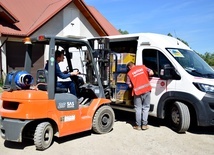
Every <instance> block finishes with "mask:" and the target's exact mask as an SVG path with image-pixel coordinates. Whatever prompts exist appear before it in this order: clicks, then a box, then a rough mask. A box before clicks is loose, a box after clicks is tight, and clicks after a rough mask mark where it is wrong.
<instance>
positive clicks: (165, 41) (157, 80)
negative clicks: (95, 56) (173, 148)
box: [89, 33, 214, 132]
mask: <svg viewBox="0 0 214 155" xmlns="http://www.w3.org/2000/svg"><path fill="white" fill-rule="evenodd" d="M103 38H109V40H108V41H106V42H105V44H108V45H104V46H103V50H104V51H105V50H106V48H109V49H110V51H109V52H112V51H113V52H115V53H135V55H136V61H135V63H136V65H141V64H145V65H146V66H147V67H149V68H151V69H152V70H153V71H154V73H155V75H154V76H153V77H151V79H150V82H151V85H152V92H151V107H150V115H151V116H154V117H158V118H168V120H169V122H170V126H171V127H172V129H173V130H175V131H177V132H185V131H186V130H188V128H189V126H190V123H193V122H195V123H197V125H198V126H213V125H214V70H213V69H212V68H211V67H210V66H209V65H208V64H207V63H206V62H205V61H204V60H203V59H201V57H200V56H198V54H197V53H196V52H194V51H193V50H192V49H190V48H189V47H188V46H186V45H185V44H184V43H182V42H181V41H179V40H177V39H176V38H173V37H170V36H166V35H161V34H153V33H139V34H127V35H118V36H108V37H103ZM99 39H102V38H91V39H89V42H90V44H91V46H95V45H94V43H93V42H94V40H98V41H97V42H98V43H99V42H101V43H102V41H99ZM103 43H104V42H103ZM96 46H97V45H96ZM100 50H102V48H101V49H100ZM99 68H102V65H101V66H99ZM101 70H102V69H101ZM101 75H102V74H101ZM112 107H113V108H117V109H121V110H128V111H130V109H133V106H124V104H114V103H112Z"/></svg>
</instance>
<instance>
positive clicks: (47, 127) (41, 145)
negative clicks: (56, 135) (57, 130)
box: [34, 122, 53, 150]
mask: <svg viewBox="0 0 214 155" xmlns="http://www.w3.org/2000/svg"><path fill="white" fill-rule="evenodd" d="M52 140H53V127H52V125H51V124H50V123H49V122H42V123H40V124H38V125H37V127H36V130H35V133H34V144H35V146H36V149H37V150H45V149H47V148H48V147H49V146H50V145H51V144H52Z"/></svg>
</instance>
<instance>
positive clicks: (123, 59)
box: [117, 53, 135, 65]
mask: <svg viewBox="0 0 214 155" xmlns="http://www.w3.org/2000/svg"><path fill="white" fill-rule="evenodd" d="M130 61H132V62H134V63H135V54H134V53H121V54H120V56H119V58H118V60H117V63H118V64H126V65H127V63H129V62H130Z"/></svg>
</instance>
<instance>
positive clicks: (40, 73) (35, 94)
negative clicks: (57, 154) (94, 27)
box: [0, 35, 115, 150]
mask: <svg viewBox="0 0 214 155" xmlns="http://www.w3.org/2000/svg"><path fill="white" fill-rule="evenodd" d="M24 43H25V44H26V55H25V65H24V70H17V71H12V72H9V73H8V74H7V77H6V80H5V83H4V89H5V90H4V92H3V93H2V96H1V100H2V106H1V107H0V130H1V132H0V133H1V137H2V138H3V139H5V140H6V141H13V142H22V141H23V139H32V140H33V141H34V144H35V146H36V149H37V150H45V149H47V148H48V147H50V146H51V144H52V143H53V137H54V136H56V137H63V136H66V135H70V134H75V133H79V132H83V131H87V130H91V129H92V130H93V131H94V132H95V133H99V134H104V133H108V132H110V131H111V130H112V128H113V124H114V121H115V114H114V111H113V110H112V108H111V107H110V103H111V100H110V99H107V98H106V94H105V90H104V89H105V88H104V87H103V84H102V78H100V75H99V73H98V71H97V67H96V63H95V61H96V60H95V59H94V51H93V50H92V48H91V47H90V45H89V44H88V42H86V41H83V40H80V39H75V38H64V37H56V36H47V35H42V36H38V37H33V38H26V39H25V40H24ZM37 45H40V46H41V45H42V46H43V49H46V50H47V49H48V50H47V51H48V55H49V59H48V61H47V63H48V68H49V69H48V71H46V70H45V69H38V70H37V74H36V77H33V76H32V75H31V66H32V55H33V53H34V52H36V50H35V49H34V47H36V46H37ZM59 48H61V49H63V50H64V51H65V57H66V60H67V71H68V72H71V71H73V70H75V69H76V68H73V65H72V63H73V60H74V59H72V55H73V53H75V52H79V53H80V54H82V55H83V57H82V58H83V59H81V62H80V64H83V66H84V67H83V69H82V71H81V73H80V75H78V76H76V77H73V78H72V79H71V80H73V81H74V82H75V84H76V89H77V96H74V95H73V94H70V93H69V92H68V90H67V89H62V88H57V87H56V80H57V79H56V78H57V77H55V50H56V49H59ZM37 49H38V48H37ZM71 60H72V63H71ZM75 61H77V60H76V59H75ZM75 63H76V62H75ZM80 76H81V78H80ZM34 79H35V80H34ZM82 81H84V82H82ZM78 97H81V98H83V101H82V102H81V103H79V102H78Z"/></svg>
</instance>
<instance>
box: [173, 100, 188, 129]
mask: <svg viewBox="0 0 214 155" xmlns="http://www.w3.org/2000/svg"><path fill="white" fill-rule="evenodd" d="M169 121H170V125H171V128H172V130H174V131H176V132H178V133H184V132H186V131H187V130H188V129H189V126H190V112H189V109H188V107H187V106H186V105H185V104H184V103H182V102H178V101H177V102H175V103H174V104H173V105H172V106H171V108H170V118H169Z"/></svg>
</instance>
